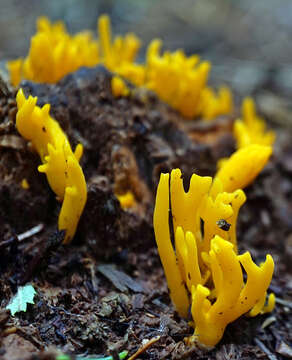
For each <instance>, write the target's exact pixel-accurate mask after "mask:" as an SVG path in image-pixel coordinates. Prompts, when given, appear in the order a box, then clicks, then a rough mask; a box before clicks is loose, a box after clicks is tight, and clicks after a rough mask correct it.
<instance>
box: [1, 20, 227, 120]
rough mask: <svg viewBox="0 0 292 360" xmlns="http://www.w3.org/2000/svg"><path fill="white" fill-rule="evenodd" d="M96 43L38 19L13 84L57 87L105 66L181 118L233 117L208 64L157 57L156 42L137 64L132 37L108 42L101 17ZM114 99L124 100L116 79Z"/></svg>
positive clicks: (180, 55) (177, 55)
mask: <svg viewBox="0 0 292 360" xmlns="http://www.w3.org/2000/svg"><path fill="white" fill-rule="evenodd" d="M97 31H98V35H99V38H98V40H95V39H93V37H92V35H91V34H90V33H89V32H81V33H78V34H76V35H74V36H72V35H70V34H69V33H68V32H67V30H66V28H65V26H64V24H63V23H62V22H57V23H55V24H52V23H50V21H49V20H48V19H47V18H45V17H41V18H39V19H38V22H37V33H36V34H35V35H34V36H33V37H32V39H31V44H30V50H29V53H28V55H27V57H26V58H25V59H18V60H13V61H9V62H8V64H7V66H8V69H9V72H10V79H11V83H12V84H13V85H14V86H17V85H18V84H19V82H20V81H21V79H27V80H32V81H36V82H45V83H55V82H57V81H59V80H60V79H61V78H62V77H63V76H65V75H67V74H68V73H70V72H72V71H75V70H77V69H78V68H80V67H81V66H95V65H97V64H103V65H105V66H106V67H107V68H108V69H109V70H110V71H112V72H113V73H115V74H117V75H119V76H120V77H123V78H125V79H126V80H128V81H131V82H132V83H133V84H134V85H136V86H139V87H144V88H147V89H150V90H152V91H154V92H155V93H156V94H157V95H158V97H160V98H161V99H162V100H163V101H165V102H166V103H168V104H169V105H171V106H172V107H173V108H174V109H176V110H178V111H179V112H180V113H181V114H182V115H183V116H185V117H187V118H193V117H195V116H203V117H204V118H205V119H207V120H208V119H213V118H214V117H216V116H218V115H221V114H228V113H230V112H231V111H232V107H233V105H232V96H231V92H230V91H229V89H227V88H226V87H222V88H221V89H219V91H218V94H216V93H215V91H214V90H212V89H211V88H209V87H207V81H208V76H209V72H210V68H211V64H210V63H209V62H207V61H203V62H200V58H199V56H197V55H191V56H189V57H187V56H186V55H185V54H184V52H183V51H182V50H177V51H174V52H169V51H165V52H164V53H160V50H161V47H162V42H161V41H160V40H158V39H154V40H153V41H152V42H151V43H150V44H149V46H148V49H147V56H146V61H145V63H144V64H143V63H142V64H138V63H136V62H135V60H136V56H137V53H138V51H139V48H140V45H141V41H140V40H139V38H138V37H136V36H135V35H134V34H126V35H125V36H116V37H114V38H113V39H112V34H111V24H110V20H109V17H108V16H106V15H102V16H100V18H99V19H98V24H97ZM112 90H113V94H114V95H115V96H128V95H129V92H128V90H127V87H126V85H125V84H124V83H123V80H122V79H121V78H119V77H116V76H114V77H113V79H112Z"/></svg>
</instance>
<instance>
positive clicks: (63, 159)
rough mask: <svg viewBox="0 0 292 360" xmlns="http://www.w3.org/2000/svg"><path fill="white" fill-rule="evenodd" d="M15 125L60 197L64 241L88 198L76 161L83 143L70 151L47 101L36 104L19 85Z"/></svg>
mask: <svg viewBox="0 0 292 360" xmlns="http://www.w3.org/2000/svg"><path fill="white" fill-rule="evenodd" d="M16 101H17V107H18V112H17V115H16V127H17V130H18V131H19V133H20V134H21V135H22V136H23V137H24V138H25V139H26V140H29V141H30V142H31V144H32V146H33V148H34V149H35V150H36V151H37V152H38V154H39V155H40V157H41V160H42V162H43V165H40V166H39V171H40V172H43V173H45V174H46V176H47V179H48V182H49V184H50V186H51V188H52V190H53V191H54V192H55V194H56V195H57V198H58V199H59V200H60V201H63V204H62V208H61V212H60V215H59V224H58V227H59V230H65V231H66V234H65V240H64V242H65V243H68V242H70V241H71V240H72V238H73V236H74V234H75V231H76V227H77V225H78V221H79V218H80V216H81V214H82V211H83V208H84V205H85V203H86V198H87V189H86V182H85V178H84V175H83V171H82V169H81V167H80V165H79V159H80V158H81V156H82V152H83V147H82V145H81V144H79V145H77V147H76V150H75V153H73V152H72V150H71V146H70V144H69V141H68V138H67V136H66V135H65V133H64V132H63V130H62V129H61V127H60V125H59V124H58V123H57V121H56V120H54V119H53V118H52V117H51V116H50V115H49V111H50V105H49V104H46V105H44V106H43V107H42V108H40V107H38V106H37V105H36V102H37V98H36V97H35V98H33V97H32V96H29V97H28V98H27V99H26V98H25V96H24V94H23V91H22V89H20V90H19V91H18V93H17V97H16Z"/></svg>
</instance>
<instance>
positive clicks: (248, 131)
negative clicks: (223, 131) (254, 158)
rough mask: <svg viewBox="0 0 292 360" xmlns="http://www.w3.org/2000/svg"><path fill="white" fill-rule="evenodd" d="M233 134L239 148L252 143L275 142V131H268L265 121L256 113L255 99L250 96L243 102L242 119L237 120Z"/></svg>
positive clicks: (267, 143)
mask: <svg viewBox="0 0 292 360" xmlns="http://www.w3.org/2000/svg"><path fill="white" fill-rule="evenodd" d="M233 134H234V137H235V139H236V143H237V147H238V148H239V149H240V148H244V147H246V146H249V145H251V144H258V145H267V146H269V145H273V144H274V142H275V133H274V132H273V131H266V124H265V121H264V120H263V119H262V118H260V117H259V116H258V115H257V114H256V111H255V104H254V101H253V99H251V98H249V97H247V98H245V99H244V101H243V103H242V119H237V120H236V121H235V123H234V127H233Z"/></svg>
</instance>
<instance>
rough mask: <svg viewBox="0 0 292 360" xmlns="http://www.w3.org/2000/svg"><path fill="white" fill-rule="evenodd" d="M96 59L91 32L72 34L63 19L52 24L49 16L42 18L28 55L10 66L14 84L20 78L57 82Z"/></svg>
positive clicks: (95, 49) (96, 48)
mask: <svg viewBox="0 0 292 360" xmlns="http://www.w3.org/2000/svg"><path fill="white" fill-rule="evenodd" d="M97 62H98V43H97V41H96V40H93V39H92V36H91V34H90V33H89V32H86V31H85V32H81V33H79V34H77V35H75V36H71V35H70V34H69V33H68V32H67V30H66V28H65V26H64V24H63V23H62V22H57V23H55V24H51V23H50V21H49V20H48V19H47V18H46V17H40V18H39V19H38V21H37V33H36V34H35V35H34V36H33V37H32V38H31V44H30V50H29V53H28V55H27V57H26V58H25V59H18V60H17V61H10V62H8V69H9V71H10V78H11V82H12V84H13V85H14V86H16V85H18V83H19V81H20V80H21V79H26V80H32V81H36V82H46V83H56V82H57V81H58V80H60V79H61V78H62V77H63V76H64V75H67V74H68V73H70V72H72V71H75V70H77V69H78V68H80V67H81V66H94V65H96V64H97Z"/></svg>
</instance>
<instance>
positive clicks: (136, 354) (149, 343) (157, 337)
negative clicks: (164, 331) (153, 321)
mask: <svg viewBox="0 0 292 360" xmlns="http://www.w3.org/2000/svg"><path fill="white" fill-rule="evenodd" d="M159 339H160V336H156V337H154V338H152V339H150V340H149V341H147V342H146V343H145V344H143V345H142V346H141V347H140V349H138V350H137V351H136V352H135V354H133V355H132V356H130V357H129V358H128V360H134V359H136V358H137V356H139V355H140V354H142V353H143V352H144V351H146V350H147V349H148V348H149V347H150V346H151V345H153V344H155V343H156V342H157V341H158V340H159Z"/></svg>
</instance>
